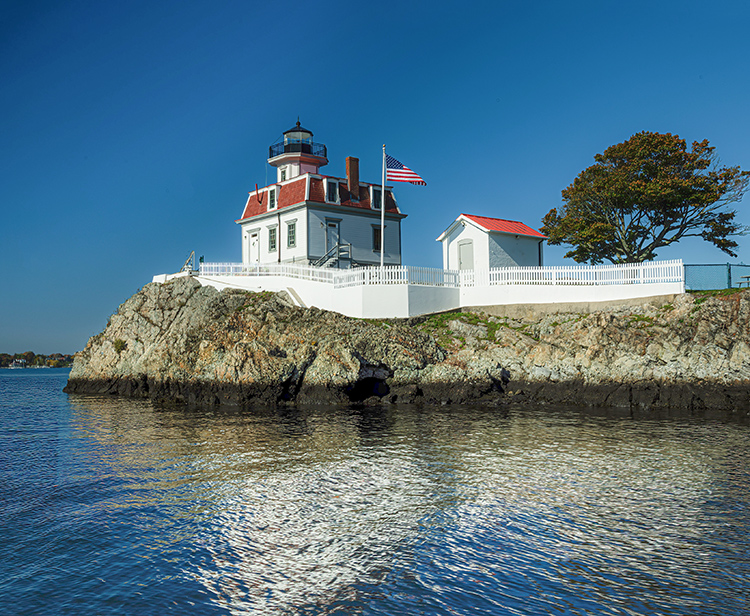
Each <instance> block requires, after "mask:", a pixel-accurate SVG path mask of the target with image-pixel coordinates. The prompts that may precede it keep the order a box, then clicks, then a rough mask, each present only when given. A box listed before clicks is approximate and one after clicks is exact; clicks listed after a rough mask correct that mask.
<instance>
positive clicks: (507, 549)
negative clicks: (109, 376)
mask: <svg viewBox="0 0 750 616" xmlns="http://www.w3.org/2000/svg"><path fill="white" fill-rule="evenodd" d="M66 378H67V371H66V370H15V371H10V370H0V439H2V440H0V497H1V498H2V504H3V506H2V510H0V613H2V614H86V615H91V614H107V615H109V614H168V613H173V614H181V615H182V614H201V615H205V614H388V615H392V614H404V613H406V614H446V615H448V614H451V615H453V614H466V615H468V614H472V615H474V614H628V615H632V614H676V615H677V614H679V615H690V614H702V615H705V614H746V613H748V611H750V592H749V591H748V580H750V535H749V532H748V531H750V455H749V454H750V438H749V437H750V427H749V426H748V424H747V420H729V419H723V418H720V417H719V418H711V419H707V418H702V419H700V420H696V419H691V418H675V417H671V418H668V417H667V418H661V419H644V418H635V419H632V418H630V417H629V416H628V415H627V414H621V415H619V416H618V414H617V413H611V412H610V413H605V412H602V413H599V414H596V413H591V412H585V413H584V412H576V411H574V410H570V409H567V410H565V409H556V408H540V409H522V408H513V409H510V410H508V411H507V412H505V413H499V412H496V411H495V412H493V411H488V410H485V409H476V408H467V407H461V408H458V407H446V408H439V409H421V410H420V409H414V408H397V409H379V410H366V411H363V410H355V409H329V408H326V409H318V410H313V411H284V412H272V411H267V410H262V409H259V410H257V411H255V412H244V413H242V412H236V411H226V410H225V411H215V410H210V411H209V410H193V411H185V410H174V409H161V408H157V407H154V406H152V405H151V404H149V403H147V402H140V401H131V400H118V399H106V398H91V397H69V396H67V395H65V394H63V393H62V392H61V389H62V387H63V385H64V384H65V381H66Z"/></svg>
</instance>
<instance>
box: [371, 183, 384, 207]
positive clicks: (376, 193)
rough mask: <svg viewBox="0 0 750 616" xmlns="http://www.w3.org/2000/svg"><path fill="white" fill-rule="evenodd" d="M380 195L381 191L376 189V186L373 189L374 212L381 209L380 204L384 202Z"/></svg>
mask: <svg viewBox="0 0 750 616" xmlns="http://www.w3.org/2000/svg"><path fill="white" fill-rule="evenodd" d="M380 193H381V190H380V189H379V188H375V187H374V186H373V187H372V209H373V210H379V209H380V203H381V201H382V200H381V198H380V196H381V195H380Z"/></svg>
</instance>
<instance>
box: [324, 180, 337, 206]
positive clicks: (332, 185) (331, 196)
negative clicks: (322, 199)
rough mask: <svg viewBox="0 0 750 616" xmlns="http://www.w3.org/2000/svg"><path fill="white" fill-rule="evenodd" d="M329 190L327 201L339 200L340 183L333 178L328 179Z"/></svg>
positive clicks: (335, 201) (334, 201)
mask: <svg viewBox="0 0 750 616" xmlns="http://www.w3.org/2000/svg"><path fill="white" fill-rule="evenodd" d="M327 184H328V191H327V194H326V201H328V202H329V203H338V202H339V183H338V182H334V181H333V180H328V182H327Z"/></svg>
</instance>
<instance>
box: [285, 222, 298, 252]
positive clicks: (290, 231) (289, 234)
mask: <svg viewBox="0 0 750 616" xmlns="http://www.w3.org/2000/svg"><path fill="white" fill-rule="evenodd" d="M286 245H287V248H294V247H295V246H296V245H297V223H296V222H290V223H289V224H287V227H286Z"/></svg>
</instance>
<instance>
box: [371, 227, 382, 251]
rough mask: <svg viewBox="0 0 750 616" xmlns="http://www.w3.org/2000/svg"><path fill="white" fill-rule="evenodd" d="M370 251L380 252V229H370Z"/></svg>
mask: <svg viewBox="0 0 750 616" xmlns="http://www.w3.org/2000/svg"><path fill="white" fill-rule="evenodd" d="M372 249H373V250H374V251H375V252H380V227H373V228H372Z"/></svg>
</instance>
